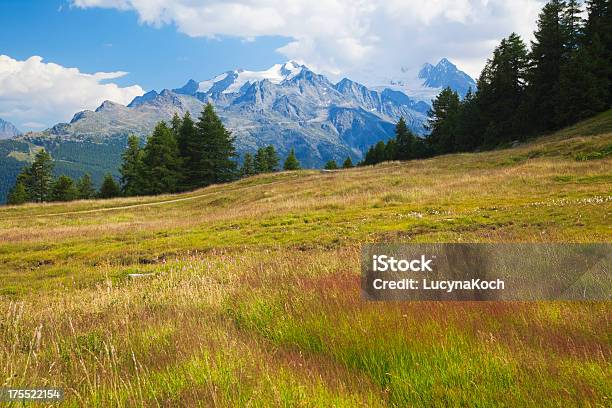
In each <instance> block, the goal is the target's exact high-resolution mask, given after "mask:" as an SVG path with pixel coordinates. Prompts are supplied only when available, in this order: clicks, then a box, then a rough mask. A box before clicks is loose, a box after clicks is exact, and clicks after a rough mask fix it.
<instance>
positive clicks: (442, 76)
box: [419, 58, 476, 96]
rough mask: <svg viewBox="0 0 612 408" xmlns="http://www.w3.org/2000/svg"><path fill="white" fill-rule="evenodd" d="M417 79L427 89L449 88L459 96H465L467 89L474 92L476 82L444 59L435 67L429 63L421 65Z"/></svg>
mask: <svg viewBox="0 0 612 408" xmlns="http://www.w3.org/2000/svg"><path fill="white" fill-rule="evenodd" d="M419 78H420V79H422V80H423V85H425V86H427V87H430V88H446V87H450V88H451V89H452V90H454V91H456V92H457V93H458V94H459V95H461V96H463V95H465V94H466V93H467V92H468V90H469V89H472V91H474V90H476V82H475V81H474V80H473V79H472V78H471V77H470V76H469V75H468V74H466V73H465V72H463V71H460V70H459V69H458V68H457V66H456V65H455V64H453V63H452V62H450V61H449V60H447V59H446V58H442V59H441V60H440V62H438V64H437V65H435V66H434V65H431V64H429V63H426V64H425V65H423V68H421V70H420V71H419Z"/></svg>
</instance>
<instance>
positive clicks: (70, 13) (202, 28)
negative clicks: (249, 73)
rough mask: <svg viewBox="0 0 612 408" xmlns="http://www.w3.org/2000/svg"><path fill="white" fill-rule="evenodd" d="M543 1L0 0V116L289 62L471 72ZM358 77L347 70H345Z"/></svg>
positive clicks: (49, 116)
mask: <svg viewBox="0 0 612 408" xmlns="http://www.w3.org/2000/svg"><path fill="white" fill-rule="evenodd" d="M542 5H543V0H425V1H423V0H320V1H312V0H173V1H171V0H32V1H29V0H2V1H0V118H2V119H5V120H8V121H10V122H12V123H14V124H15V125H16V126H17V127H18V128H19V129H21V130H22V131H29V130H41V129H44V128H47V127H49V126H52V125H53V124H55V123H58V122H67V121H70V119H71V118H72V116H73V115H74V113H76V112H78V111H81V110H83V109H95V108H96V107H97V106H99V105H100V104H101V103H102V102H103V101H104V100H106V99H109V100H113V101H115V102H119V103H122V104H127V103H129V102H130V101H131V100H132V99H133V98H134V97H135V96H138V95H141V94H142V93H144V92H146V91H148V90H151V89H156V90H161V89H163V88H176V87H180V86H182V85H183V84H184V83H185V82H187V80H188V79H191V78H192V79H195V80H197V81H203V80H205V79H209V78H212V77H214V76H216V75H217V74H219V73H221V72H224V71H227V70H230V69H236V68H244V69H249V70H263V69H266V68H268V67H270V66H271V65H273V64H275V63H282V62H285V61H287V60H289V59H293V60H296V61H299V62H302V63H304V64H306V65H307V66H309V67H310V68H311V69H313V70H315V71H317V72H321V73H324V74H328V75H330V77H332V78H337V79H339V78H341V77H343V76H348V77H355V76H356V77H358V76H359V73H360V72H361V73H362V72H365V71H368V72H372V71H375V72H377V73H379V74H384V75H386V76H389V77H393V75H394V74H395V73H397V72H399V70H400V68H402V67H404V68H409V69H416V68H417V67H420V66H421V65H422V64H423V63H425V62H431V63H436V62H437V61H438V60H440V59H441V58H443V57H447V58H449V59H450V60H451V61H453V62H454V63H455V64H457V65H458V66H459V68H460V69H463V70H464V71H466V72H467V73H468V74H470V75H472V76H473V77H476V76H478V74H479V72H480V70H481V68H482V67H483V65H484V63H485V61H486V59H487V58H488V57H489V56H490V54H491V52H492V50H493V48H494V47H495V46H496V45H497V44H498V42H499V41H500V40H501V38H503V37H505V36H507V35H509V34H510V33H511V32H513V31H514V32H517V33H518V34H520V35H521V36H522V37H523V38H524V39H525V40H526V41H529V40H530V39H531V38H532V32H533V30H534V28H535V22H536V19H537V15H538V13H539V10H540V9H541V7H542ZM357 79H359V78H357Z"/></svg>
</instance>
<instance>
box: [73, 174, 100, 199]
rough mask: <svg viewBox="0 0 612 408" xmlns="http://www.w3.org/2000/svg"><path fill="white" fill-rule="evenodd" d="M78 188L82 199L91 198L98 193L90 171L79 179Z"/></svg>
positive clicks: (78, 194)
mask: <svg viewBox="0 0 612 408" xmlns="http://www.w3.org/2000/svg"><path fill="white" fill-rule="evenodd" d="M76 189H77V197H78V198H80V199H82V200H89V199H91V198H94V197H95V195H96V190H95V189H94V187H93V183H92V181H91V176H90V175H89V174H88V173H85V174H83V176H82V177H81V178H80V179H79V181H77V185H76Z"/></svg>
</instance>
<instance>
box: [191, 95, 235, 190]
mask: <svg viewBox="0 0 612 408" xmlns="http://www.w3.org/2000/svg"><path fill="white" fill-rule="evenodd" d="M196 134H197V138H196V141H195V143H191V144H190V145H189V150H190V156H192V157H194V158H195V159H198V158H199V160H198V161H196V162H195V163H193V167H194V168H193V169H191V168H190V169H189V170H190V173H191V174H192V176H193V177H194V180H195V182H196V183H197V186H205V185H208V184H212V183H219V182H226V181H231V180H233V179H234V178H235V177H236V173H237V172H236V162H235V161H234V158H235V156H236V152H235V148H234V138H233V137H232V135H231V132H229V131H227V130H226V129H225V127H224V126H223V123H221V120H220V119H219V117H218V116H217V114H216V113H215V110H214V108H213V106H212V105H211V104H210V103H209V104H207V105H206V106H205V107H204V110H203V111H202V114H201V115H200V117H199V119H198V122H197V123H196Z"/></svg>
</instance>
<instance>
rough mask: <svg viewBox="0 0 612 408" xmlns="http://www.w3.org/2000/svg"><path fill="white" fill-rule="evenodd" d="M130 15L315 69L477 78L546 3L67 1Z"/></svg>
mask: <svg viewBox="0 0 612 408" xmlns="http://www.w3.org/2000/svg"><path fill="white" fill-rule="evenodd" d="M72 1H73V4H74V5H75V6H77V7H83V8H87V7H105V8H116V9H120V10H134V11H136V13H137V14H138V16H139V19H140V21H141V23H144V24H150V25H153V26H160V25H163V24H175V25H176V27H177V29H178V30H179V31H181V32H183V33H185V34H187V35H189V36H193V37H211V38H214V37H217V36H222V35H225V36H236V37H240V38H244V39H247V40H250V39H253V38H256V37H258V36H263V35H282V36H286V37H289V38H291V39H292V40H291V41H290V42H289V44H287V45H285V46H284V47H281V48H280V49H279V52H281V53H282V54H284V55H285V56H286V57H288V58H291V59H295V60H301V61H305V62H307V63H308V64H310V65H312V66H313V68H316V69H319V70H322V71H327V72H333V73H344V74H347V73H350V72H351V71H352V70H354V69H361V68H365V67H368V68H372V65H381V66H382V67H393V68H394V69H397V68H398V67H399V66H407V67H411V68H414V67H415V66H420V65H421V64H422V63H423V62H425V61H429V62H437V60H438V59H440V58H441V57H448V58H450V59H451V60H453V61H456V62H458V63H459V64H460V66H462V67H463V68H464V69H466V70H467V71H468V72H469V73H470V74H472V75H474V76H475V75H477V74H478V73H479V71H480V69H481V68H482V66H483V65H484V62H485V60H486V58H488V57H489V55H490V53H491V51H492V49H493V47H494V46H495V45H496V44H497V43H498V42H499V40H500V39H501V38H503V37H505V36H507V35H509V34H510V33H511V32H513V31H515V32H517V33H519V34H520V35H522V36H523V37H525V38H526V39H527V40H528V39H530V38H531V32H532V31H533V29H534V27H535V20H536V18H537V14H538V12H539V10H540V8H541V7H542V5H543V2H544V0H369V1H368V0H326V1H312V0H72Z"/></svg>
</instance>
